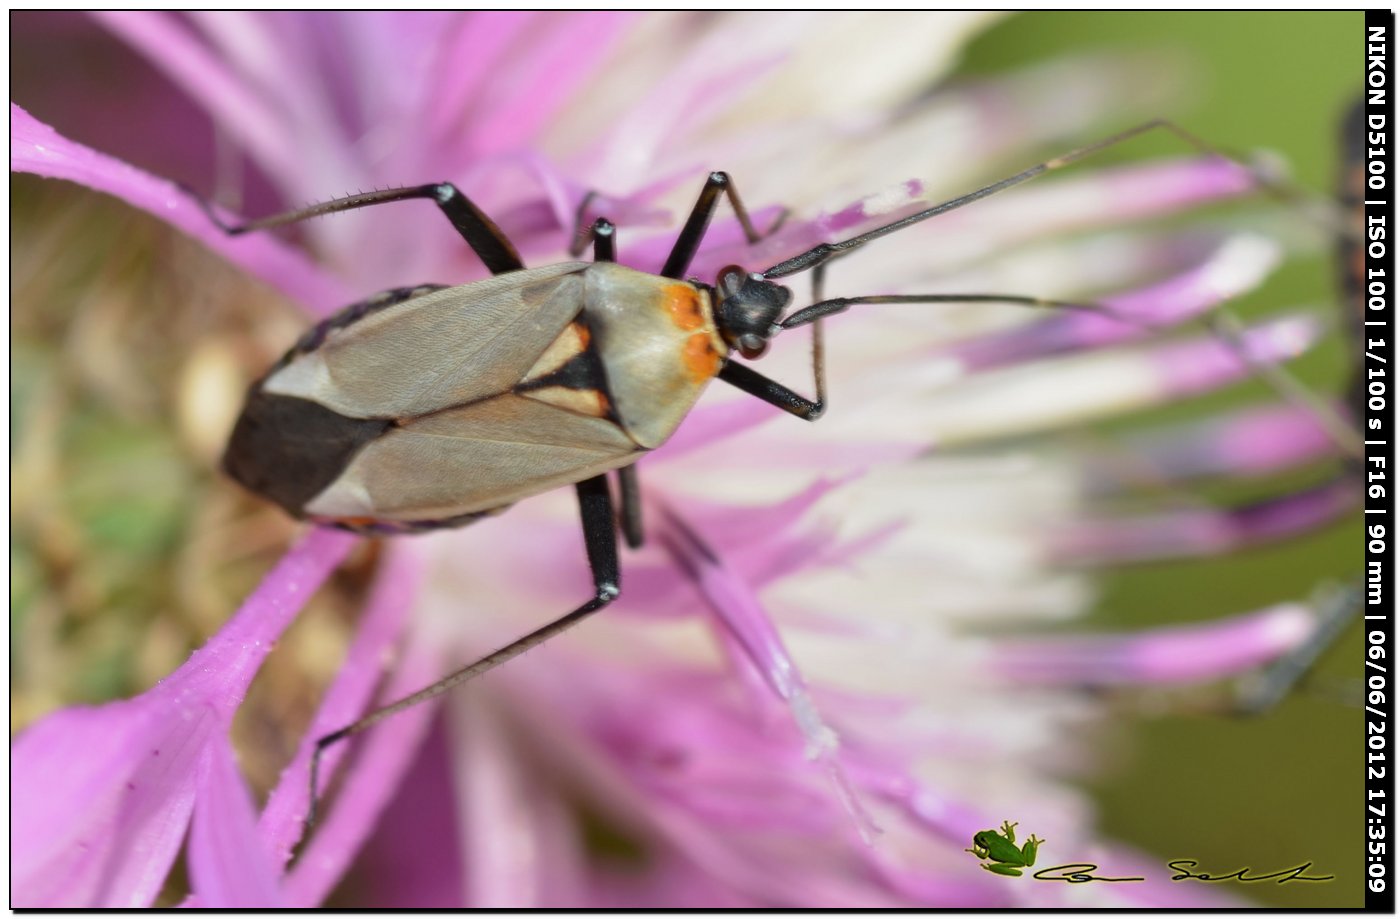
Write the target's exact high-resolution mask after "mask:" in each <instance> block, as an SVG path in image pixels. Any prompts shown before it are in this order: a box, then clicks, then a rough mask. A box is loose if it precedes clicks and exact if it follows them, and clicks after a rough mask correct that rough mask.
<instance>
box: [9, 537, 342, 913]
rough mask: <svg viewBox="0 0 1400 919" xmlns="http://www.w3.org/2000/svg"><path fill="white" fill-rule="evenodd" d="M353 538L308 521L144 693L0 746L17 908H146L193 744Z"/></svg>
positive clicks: (212, 729)
mask: <svg viewBox="0 0 1400 919" xmlns="http://www.w3.org/2000/svg"><path fill="white" fill-rule="evenodd" d="M354 544H355V537H353V536H350V535H348V534H345V533H339V532H335V531H331V530H313V531H311V532H310V533H308V534H307V535H306V536H305V537H304V538H303V539H302V541H301V542H300V543H299V544H298V545H297V546H295V547H294V548H293V549H292V550H291V551H289V552H288V553H287V555H286V556H285V557H284V558H283V559H282V561H281V562H279V563H278V565H277V567H276V568H274V569H273V570H272V571H271V572H270V573H269V574H268V575H267V577H266V578H264V579H263V582H262V584H260V585H259V586H258V589H257V590H255V591H254V592H253V593H252V595H251V596H249V598H248V599H247V600H246V601H245V602H244V604H243V606H242V607H241V608H240V609H239V611H238V613H237V614H236V615H235V616H234V617H233V618H232V619H231V620H230V621H229V622H228V624H227V625H225V626H224V627H223V628H222V629H221V630H220V631H219V633H218V634H217V635H215V636H214V637H213V638H211V639H210V640H209V641H208V643H207V644H205V646H204V647H203V648H201V649H199V650H198V651H196V652H195V653H194V654H193V655H192V656H191V657H190V659H189V660H188V661H187V662H186V663H185V664H184V665H183V666H181V667H180V669H178V670H176V671H175V673H173V674H171V675H170V676H169V677H168V678H166V679H165V680H163V681H162V682H161V683H159V684H157V685H156V686H155V687H154V688H152V689H151V690H150V691H148V692H146V693H145V694H143V695H141V696H138V697H137V698H135V699H131V700H129V701H125V702H114V703H111V704H108V705H102V706H97V707H92V708H72V709H66V710H64V711H60V712H57V713H55V714H53V715H51V716H49V717H48V718H46V719H44V720H43V721H41V722H39V723H38V724H36V725H34V726H33V727H31V728H30V729H29V730H27V731H25V732H24V733H23V734H21V735H20V736H19V737H18V738H17V739H16V740H15V742H14V744H13V745H12V747H11V750H10V768H11V783H12V788H13V789H14V791H13V796H12V807H13V810H12V814H11V825H10V826H11V829H10V839H11V852H12V859H13V861H12V863H11V870H12V872H13V877H14V878H15V887H14V895H15V898H16V902H18V903H23V904H25V905H33V906H44V905H67V906H133V907H134V906H148V905H150V903H151V902H152V901H153V900H154V898H155V896H156V894H157V893H159V891H160V888H161V884H162V883H163V882H164V880H165V876H166V874H167V873H168V871H169V869H170V865H171V863H172V862H173V861H174V858H175V855H176V853H177V852H178V851H179V847H180V843H181V842H182V841H183V839H184V836H185V830H186V827H187V824H188V820H189V816H190V811H191V809H192V807H193V805H194V798H195V791H196V780H197V777H198V774H199V769H200V768H201V763H202V762H203V759H204V756H205V751H206V749H207V746H208V745H209V744H210V743H213V742H216V741H218V742H221V739H222V738H223V737H224V735H225V733H226V729H227V725H228V724H229V722H230V720H231V719H232V717H233V712H234V711H235V710H236V709H237V708H238V705H239V704H240V703H241V702H242V701H243V696H244V694H245V693H246V692H247V689H248V684H249V683H250V682H251V681H252V679H253V675H254V674H255V673H256V672H257V670H258V668H259V666H261V664H262V661H263V659H264V658H265V657H266V656H267V654H268V652H269V651H271V650H272V647H273V643H274V642H275V641H276V639H277V637H278V636H279V635H280V634H281V633H282V631H283V630H284V629H285V628H286V627H287V626H288V625H289V624H290V622H291V620H292V617H293V616H295V615H296V613H297V611H299V610H300V609H301V607H302V606H303V605H305V603H306V601H307V600H308V599H310V597H311V595H312V594H313V593H314V592H315V591H316V589H317V588H318V587H320V585H321V583H322V582H323V581H324V580H325V579H326V577H328V576H329V575H330V573H331V572H332V571H333V570H334V569H335V567H336V566H337V565H339V564H340V562H341V560H342V559H343V558H344V557H345V555H346V553H348V552H349V551H350V548H351V547H352V546H353V545H354Z"/></svg>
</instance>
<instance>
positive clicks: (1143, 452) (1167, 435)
mask: <svg viewBox="0 0 1400 919" xmlns="http://www.w3.org/2000/svg"><path fill="white" fill-rule="evenodd" d="M1335 451H1336V445H1335V444H1334V443H1333V442H1332V439H1331V438H1330V437H1328V435H1327V431H1326V429H1325V428H1323V426H1322V424H1321V423H1320V421H1319V419H1318V418H1317V416H1316V415H1315V414H1314V413H1313V412H1312V411H1310V410H1308V409H1305V408H1302V407H1300V406H1296V405H1273V404H1271V405H1263V406H1257V405H1256V406H1250V407H1248V408H1246V409H1244V410H1242V411H1234V412H1231V413H1229V414H1226V415H1220V416H1212V417H1210V418H1208V419H1206V420H1205V421H1193V422H1191V423H1189V424H1176V425H1172V426H1170V427H1164V428H1160V429H1154V430H1150V431H1147V432H1146V433H1141V434H1133V435H1129V436H1128V437H1125V438H1124V439H1123V441H1122V442H1121V443H1120V444H1118V445H1117V446H1115V448H1114V449H1113V450H1112V451H1111V453H1112V455H1105V456H1090V457H1087V458H1086V465H1087V469H1086V471H1085V474H1084V480H1085V483H1086V484H1087V485H1089V486H1090V487H1091V488H1093V489H1095V490H1097V491H1099V492H1101V493H1102V492H1110V491H1118V490H1122V489H1125V488H1129V487H1132V486H1134V485H1143V486H1147V487H1151V486H1153V485H1155V484H1158V483H1161V482H1179V481H1182V480H1186V479H1191V478H1197V477H1203V476H1217V475H1237V476H1238V475H1251V474H1258V473H1266V472H1274V471H1277V470H1280V469H1287V468H1290V467H1293V466H1298V465H1302V464H1304V463H1307V462H1311V461H1313V460H1318V459H1321V458H1323V457H1325V456H1330V455H1331V454H1333V453H1334V452H1335ZM1129 467H1132V468H1129Z"/></svg>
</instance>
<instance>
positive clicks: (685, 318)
mask: <svg viewBox="0 0 1400 919" xmlns="http://www.w3.org/2000/svg"><path fill="white" fill-rule="evenodd" d="M661 297H662V305H663V306H665V308H666V310H667V311H668V312H669V313H670V314H671V321H672V322H674V323H675V324H676V327H677V328H679V329H682V330H684V331H686V332H692V331H694V330H695V329H699V328H702V327H703V326H704V325H705V316H704V315H703V314H702V313H701V312H700V293H699V291H697V290H696V289H695V288H694V287H691V286H690V285H689V284H670V285H667V286H666V288H665V289H664V290H663V291H662V294H661Z"/></svg>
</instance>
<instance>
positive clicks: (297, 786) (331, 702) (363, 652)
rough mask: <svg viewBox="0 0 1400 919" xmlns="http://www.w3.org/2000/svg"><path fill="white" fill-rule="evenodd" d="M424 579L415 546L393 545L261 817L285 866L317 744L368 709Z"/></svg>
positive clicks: (329, 769)
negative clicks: (340, 659)
mask: <svg viewBox="0 0 1400 919" xmlns="http://www.w3.org/2000/svg"><path fill="white" fill-rule="evenodd" d="M421 577H422V572H421V571H420V570H419V566H418V564H417V561H416V558H415V556H414V554H413V552H412V551H411V549H410V547H408V546H406V545H400V544H393V545H390V546H388V547H387V548H386V550H385V560H384V562H383V564H382V566H381V567H380V570H379V573H378V576H377V577H376V578H375V583H374V589H373V591H372V592H371V593H370V596H369V599H368V600H367V601H366V604H365V612H364V615H363V617H362V618H361V620H360V627H359V630H358V631H357V632H356V634H355V641H354V643H353V644H352V645H351V646H350V650H349V652H348V653H347V654H346V655H345V661H344V663H342V664H341V667H340V672H339V673H338V674H337V675H336V678H335V680H334V681H333V682H332V683H331V686H330V689H329V690H327V692H326V695H325V697H324V698H323V699H322V700H321V705H320V707H319V708H318V709H317V710H316V715H315V717H314V718H312V720H311V724H310V725H309V726H308V727H307V729H306V736H305V737H303V738H302V742H301V746H299V747H298V748H297V753H296V756H294V757H293V758H292V761H291V762H290V763H288V764H287V767H286V768H285V769H283V770H282V775H281V778H280V779H279V780H278V782H277V787H275V788H274V789H273V790H272V793H271V794H270V795H269V796H268V799H267V806H266V807H265V808H264V809H263V812H262V816H261V818H260V819H259V830H260V831H261V833H262V836H263V839H264V840H265V841H266V843H265V844H267V845H269V846H270V850H271V851H272V852H274V853H275V854H276V855H277V857H278V860H279V862H278V863H279V864H285V863H286V862H287V861H289V860H290V859H291V855H292V849H293V847H294V846H295V845H296V843H297V840H299V839H300V838H301V834H302V830H303V829H304V827H305V820H306V814H307V810H308V804H309V801H308V795H309V786H308V784H307V782H308V781H309V775H310V769H311V754H312V752H313V751H314V750H315V747H316V740H317V739H318V738H321V737H324V736H325V735H327V734H329V733H331V732H332V731H335V730H338V729H339V728H342V727H344V726H345V725H347V724H349V723H350V722H352V721H354V720H355V719H356V718H358V717H359V716H360V715H361V714H362V713H363V712H364V711H365V708H366V706H367V705H368V704H369V702H370V700H371V699H372V697H373V693H374V690H375V687H377V686H378V685H379V682H380V679H381V678H382V675H383V666H384V663H383V662H384V661H385V660H387V659H389V657H390V654H391V652H392V649H393V647H394V644H395V643H396V642H397V641H398V640H399V639H400V638H401V637H402V634H403V630H404V625H405V623H406V622H407V620H408V616H409V612H410V611H411V610H412V609H413V604H414V601H415V600H416V598H417V594H418V588H419V585H420V580H421ZM346 747H347V745H346V744H339V745H337V746H334V747H331V748H330V749H329V750H327V752H326V755H325V756H324V757H322V760H321V789H322V794H324V793H325V789H327V788H329V787H331V783H332V782H333V781H334V779H335V775H336V772H337V770H338V769H339V767H340V764H341V762H342V760H343V759H344V758H345V755H346V753H347V752H348V751H347V749H346Z"/></svg>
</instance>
